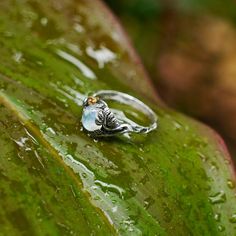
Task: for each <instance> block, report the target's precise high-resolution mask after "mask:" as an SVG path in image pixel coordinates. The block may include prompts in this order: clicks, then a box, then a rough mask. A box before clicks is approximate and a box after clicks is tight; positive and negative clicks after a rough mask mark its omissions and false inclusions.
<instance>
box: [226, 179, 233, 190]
mask: <svg viewBox="0 0 236 236" xmlns="http://www.w3.org/2000/svg"><path fill="white" fill-rule="evenodd" d="M227 186H228V187H229V188H230V189H233V188H235V183H234V182H233V181H232V180H228V181H227Z"/></svg>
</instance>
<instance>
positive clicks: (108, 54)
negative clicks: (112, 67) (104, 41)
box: [86, 46, 116, 68]
mask: <svg viewBox="0 0 236 236" xmlns="http://www.w3.org/2000/svg"><path fill="white" fill-rule="evenodd" d="M86 53H87V54H88V56H90V57H91V58H93V59H94V60H96V61H97V63H98V67H99V68H103V67H104V65H105V64H106V63H108V62H112V61H114V60H115V59H116V54H115V53H114V52H112V51H111V50H110V49H108V48H106V47H104V46H102V47H101V48H100V49H97V50H95V49H94V48H92V47H90V46H89V47H87V48H86Z"/></svg>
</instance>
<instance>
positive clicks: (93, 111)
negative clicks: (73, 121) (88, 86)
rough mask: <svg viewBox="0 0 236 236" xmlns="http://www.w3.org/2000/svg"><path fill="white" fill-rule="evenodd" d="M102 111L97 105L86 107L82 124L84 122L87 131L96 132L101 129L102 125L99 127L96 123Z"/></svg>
mask: <svg viewBox="0 0 236 236" xmlns="http://www.w3.org/2000/svg"><path fill="white" fill-rule="evenodd" d="M100 110H101V108H99V107H98V106H97V104H94V105H89V106H87V107H84V109H83V115H82V120H81V122H82V125H83V127H84V128H85V129H86V130H87V131H89V132H94V131H98V130H100V129H101V127H102V125H98V124H97V123H96V120H97V117H98V113H99V111H100Z"/></svg>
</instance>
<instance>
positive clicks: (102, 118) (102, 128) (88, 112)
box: [82, 90, 157, 137]
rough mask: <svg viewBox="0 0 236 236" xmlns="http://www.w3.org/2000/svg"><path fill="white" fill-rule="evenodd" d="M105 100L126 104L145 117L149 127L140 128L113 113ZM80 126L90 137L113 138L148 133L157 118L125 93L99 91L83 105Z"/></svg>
mask: <svg viewBox="0 0 236 236" xmlns="http://www.w3.org/2000/svg"><path fill="white" fill-rule="evenodd" d="M105 100H113V101H116V102H118V103H122V104H126V105H129V106H131V107H133V108H134V109H137V110H138V111H140V112H142V113H143V114H144V115H146V116H147V117H148V118H149V120H150V125H149V126H142V125H139V124H137V123H135V122H134V121H131V120H129V119H126V118H124V117H118V116H117V114H115V113H113V112H112V111H111V110H110V109H109V107H108V105H107V104H106V102H105ZM83 107H84V109H83V115H82V124H83V127H84V129H85V131H87V132H88V133H89V134H90V135H91V136H94V137H98V136H103V137H104V136H114V135H117V134H124V133H132V132H133V133H149V132H150V131H152V130H154V129H156V128H157V116H156V114H155V113H154V112H153V110H152V109H151V108H149V107H148V106H147V105H146V104H144V103H143V102H141V101H140V100H139V99H137V98H135V97H133V96H130V95H128V94H126V93H122V92H118V91H113V90H101V91H98V92H95V93H94V94H93V95H92V96H91V97H88V98H87V99H86V100H85V101H84V104H83Z"/></svg>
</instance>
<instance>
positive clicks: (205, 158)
mask: <svg viewBox="0 0 236 236" xmlns="http://www.w3.org/2000/svg"><path fill="white" fill-rule="evenodd" d="M198 155H199V157H200V158H201V160H202V161H203V162H206V161H207V160H208V158H207V157H206V156H205V155H204V154H203V153H201V152H198Z"/></svg>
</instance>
